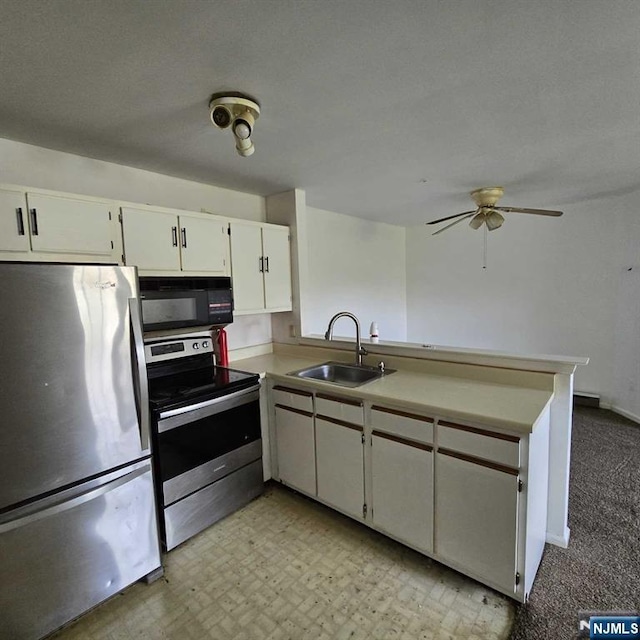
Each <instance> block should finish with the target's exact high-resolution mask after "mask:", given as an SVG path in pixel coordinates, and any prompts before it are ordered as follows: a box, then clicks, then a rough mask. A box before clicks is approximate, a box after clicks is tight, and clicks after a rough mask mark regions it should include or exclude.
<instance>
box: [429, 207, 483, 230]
mask: <svg viewBox="0 0 640 640" xmlns="http://www.w3.org/2000/svg"><path fill="white" fill-rule="evenodd" d="M478 211H479V209H476V210H475V211H463V212H462V213H456V214H455V215H454V216H447V217H446V218H440V220H432V221H431V222H425V224H438V223H439V222H446V221H447V220H453V219H454V218H459V217H460V216H468V215H469V214H474V213H477V212H478ZM433 235H435V234H433Z"/></svg>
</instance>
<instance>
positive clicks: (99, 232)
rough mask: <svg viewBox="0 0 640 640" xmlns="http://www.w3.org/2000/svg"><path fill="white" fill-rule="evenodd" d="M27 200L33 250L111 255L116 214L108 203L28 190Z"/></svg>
mask: <svg viewBox="0 0 640 640" xmlns="http://www.w3.org/2000/svg"><path fill="white" fill-rule="evenodd" d="M27 203H28V205H29V226H30V229H31V248H32V249H33V250H34V251H45V252H49V253H80V254H84V255H93V256H109V255H110V254H111V251H112V249H113V247H112V244H111V242H112V241H111V234H110V230H111V222H112V216H113V215H114V214H113V213H112V209H113V207H112V206H110V205H109V204H108V203H104V202H92V201H89V200H75V199H72V198H67V197H60V196H51V195H43V194H38V193H27ZM114 213H115V212H114Z"/></svg>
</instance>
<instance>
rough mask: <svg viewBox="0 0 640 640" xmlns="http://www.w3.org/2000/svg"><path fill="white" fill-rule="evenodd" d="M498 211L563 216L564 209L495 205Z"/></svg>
mask: <svg viewBox="0 0 640 640" xmlns="http://www.w3.org/2000/svg"><path fill="white" fill-rule="evenodd" d="M495 209H496V210H498V211H506V212H507V213H534V214H536V215H538V216H556V217H558V216H561V215H562V211H551V210H550V209H522V208H521V207H495Z"/></svg>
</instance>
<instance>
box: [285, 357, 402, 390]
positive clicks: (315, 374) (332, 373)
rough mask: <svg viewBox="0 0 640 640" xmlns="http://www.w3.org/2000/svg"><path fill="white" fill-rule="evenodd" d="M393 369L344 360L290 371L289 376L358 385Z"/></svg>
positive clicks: (386, 373) (344, 385)
mask: <svg viewBox="0 0 640 640" xmlns="http://www.w3.org/2000/svg"><path fill="white" fill-rule="evenodd" d="M395 371H396V370H395V369H385V370H384V371H381V370H380V369H379V368H378V367H367V366H364V365H362V366H356V365H352V364H345V363H344V362H325V363H323V364H318V365H316V366H314V367H308V368H307V369H300V370H299V371H292V372H291V373H288V374H287V375H289V376H295V377H297V378H311V379H313V380H320V381H322V382H332V383H333V384H339V385H342V386H343V387H359V386H360V385H361V384H365V382H371V381H372V380H377V379H379V378H382V376H386V375H389V374H390V373H394V372H395Z"/></svg>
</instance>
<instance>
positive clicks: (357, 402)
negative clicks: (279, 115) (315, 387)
mask: <svg viewBox="0 0 640 640" xmlns="http://www.w3.org/2000/svg"><path fill="white" fill-rule="evenodd" d="M316 398H322V399H323V400H331V402H340V403H342V404H350V405H352V406H354V407H361V406H362V401H360V400H352V399H351V398H340V397H338V396H330V395H329V394H327V393H316Z"/></svg>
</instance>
